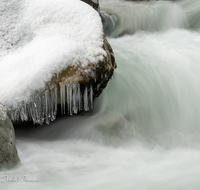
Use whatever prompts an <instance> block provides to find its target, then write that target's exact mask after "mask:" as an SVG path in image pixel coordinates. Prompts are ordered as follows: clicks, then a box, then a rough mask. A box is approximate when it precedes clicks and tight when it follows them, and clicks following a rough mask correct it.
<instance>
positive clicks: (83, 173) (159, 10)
mask: <svg viewBox="0 0 200 190" xmlns="http://www.w3.org/2000/svg"><path fill="white" fill-rule="evenodd" d="M100 3H101V6H102V7H103V8H102V9H104V10H107V11H111V8H110V7H112V13H113V14H115V15H116V16H117V17H118V19H120V21H119V22H120V23H119V25H117V27H116V30H115V31H113V33H112V35H111V36H118V35H121V34H122V33H123V34H125V35H123V36H121V37H118V38H108V40H109V42H110V44H111V46H112V48H113V50H114V53H115V57H116V62H117V65H118V67H117V69H116V71H115V75H114V79H112V80H111V81H110V82H109V84H108V86H107V87H106V89H105V90H104V91H103V93H102V94H101V96H100V97H99V98H97V99H96V100H95V106H94V107H95V109H94V111H93V112H91V113H85V114H83V115H79V116H75V117H63V118H59V119H58V120H57V121H55V122H53V123H51V124H50V125H45V126H35V127H34V128H30V129H25V128H24V129H17V131H16V138H17V148H18V151H19V156H20V158H21V162H22V165H20V166H19V167H17V168H15V169H13V170H9V171H3V172H1V173H0V177H1V176H5V175H7V176H10V177H17V176H19V177H21V176H24V175H26V176H27V178H28V179H30V180H34V179H37V180H39V181H40V182H37V183H28V182H27V183H26V182H24V183H1V186H2V187H3V189H20V190H22V189H35V188H37V187H41V188H42V189H46V190H47V189H48V190H49V189H54V188H58V187H59V189H64V188H67V189H70V190H78V189H87V190H94V189H95V190H102V189H104V190H111V189H114V190H118V189H119V190H121V189H126V190H129V189H130V190H131V189H137V190H169V189H170V190H177V189H182V190H188V189H189V190H198V189H199V187H200V180H199V176H200V170H199V167H200V149H199V148H200V117H199V115H200V33H199V26H200V25H199V23H200V16H198V15H199V14H200V2H199V1H197V0H196V1H195V0H190V1H187V0H185V1H176V2H168V1H158V2H155V1H151V2H149V3H144V2H143V3H132V2H120V1H111V0H109V1H104V0H102V1H101V2H100ZM122 10H123V11H122ZM195 18H196V19H195ZM197 18H199V21H198V19H197ZM127 31H128V32H127ZM0 180H1V179H0Z"/></svg>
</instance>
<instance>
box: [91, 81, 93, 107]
mask: <svg viewBox="0 0 200 190" xmlns="http://www.w3.org/2000/svg"><path fill="white" fill-rule="evenodd" d="M90 110H93V87H92V85H90Z"/></svg>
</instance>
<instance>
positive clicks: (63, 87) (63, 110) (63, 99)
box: [60, 82, 65, 115]
mask: <svg viewBox="0 0 200 190" xmlns="http://www.w3.org/2000/svg"><path fill="white" fill-rule="evenodd" d="M60 103H61V114H62V115H63V114H65V84H64V83H63V82H60Z"/></svg>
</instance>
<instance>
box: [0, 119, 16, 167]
mask: <svg viewBox="0 0 200 190" xmlns="http://www.w3.org/2000/svg"><path fill="white" fill-rule="evenodd" d="M17 163H19V157H18V153H17V149H16V146H15V132H14V128H13V125H12V123H11V121H10V119H9V118H8V116H6V118H4V119H3V120H2V119H0V169H2V168H10V167H12V166H14V165H16V164H17Z"/></svg>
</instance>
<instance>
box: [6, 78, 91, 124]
mask: <svg viewBox="0 0 200 190" xmlns="http://www.w3.org/2000/svg"><path fill="white" fill-rule="evenodd" d="M59 84H60V97H57V95H58V89H57V85H56V84H55V85H52V86H51V88H50V90H46V91H45V92H43V93H41V94H40V93H36V94H35V95H33V96H32V97H31V98H30V100H29V102H27V103H25V102H23V101H22V102H20V103H18V105H17V108H16V109H11V108H10V109H8V115H9V117H10V119H11V120H12V121H19V120H22V121H28V120H33V122H34V123H37V124H40V125H42V124H43V123H44V122H46V123H47V124H49V123H50V121H53V120H55V118H56V115H57V111H58V110H57V106H58V100H60V104H61V114H68V115H73V114H77V113H78V112H80V111H82V110H84V111H89V110H92V109H93V88H92V85H91V86H90V87H85V90H84V93H81V90H80V84H79V83H70V84H67V83H64V82H60V83H59Z"/></svg>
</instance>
